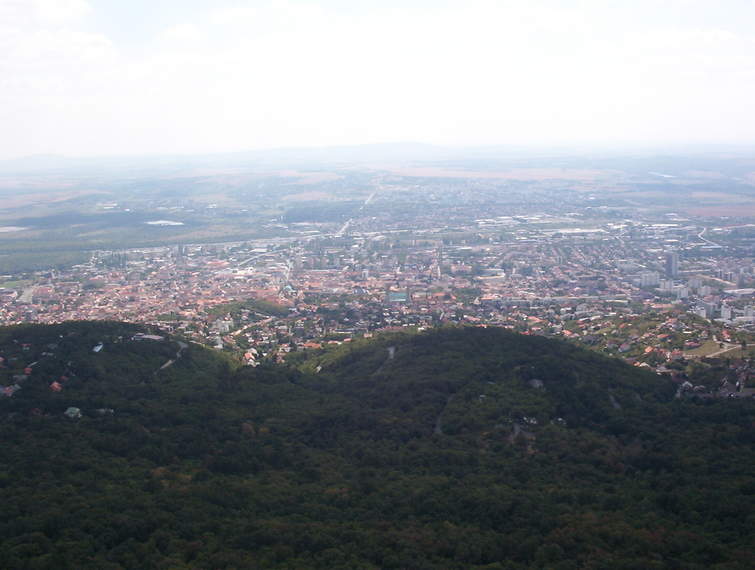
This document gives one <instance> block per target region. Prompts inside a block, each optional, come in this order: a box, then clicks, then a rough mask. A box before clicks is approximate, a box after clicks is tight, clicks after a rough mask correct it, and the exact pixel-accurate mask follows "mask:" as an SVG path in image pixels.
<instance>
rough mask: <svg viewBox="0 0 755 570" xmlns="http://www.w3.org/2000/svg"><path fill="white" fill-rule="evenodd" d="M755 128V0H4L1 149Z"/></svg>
mask: <svg viewBox="0 0 755 570" xmlns="http://www.w3.org/2000/svg"><path fill="white" fill-rule="evenodd" d="M389 141H390V142H393V141H417V142H429V143H438V144H451V145H468V144H509V143H513V144H554V143H556V144H563V143H570V142H574V143H612V144H616V143H619V144H621V143H634V144H636V143H640V144H645V143H647V144H659V143H664V144H665V143H683V142H691V143H745V144H753V143H755V0H716V1H713V0H701V1H696V0H649V1H645V0H620V1H616V2H613V1H611V0H594V1H590V0H585V1H579V0H571V1H561V2H557V1H538V0H514V1H506V0H498V1H487V0H464V1H458V2H457V1H443V0H428V1H422V0H420V1H412V0H402V1H395V2H394V1H392V0H379V1H369V0H367V1H360V0H331V1H327V0H322V1H310V0H298V1H297V0H280V1H277V0H272V1H268V0H250V1H233V0H204V1H202V0H0V158H8V157H14V156H20V155H26V154H37V153H55V154H65V155H92V154H116V153H118V154H121V153H125V154H148V153H187V152H216V151H227V150H243V149H255V148H266V147H283V146H310V145H314V146H320V145H332V144H351V143H372V142H389Z"/></svg>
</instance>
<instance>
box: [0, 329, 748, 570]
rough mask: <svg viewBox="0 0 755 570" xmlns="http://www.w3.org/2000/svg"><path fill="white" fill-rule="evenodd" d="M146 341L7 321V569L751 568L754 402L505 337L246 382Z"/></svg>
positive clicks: (426, 337)
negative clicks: (683, 389)
mask: <svg viewBox="0 0 755 570" xmlns="http://www.w3.org/2000/svg"><path fill="white" fill-rule="evenodd" d="M138 333H151V334H159V335H162V334H163V333H160V332H159V331H154V330H153V331H150V330H145V329H143V328H141V327H137V326H134V325H126V324H122V323H109V322H108V323H65V324H62V325H54V326H42V325H26V326H19V327H9V328H4V329H0V356H2V358H3V360H2V368H0V385H2V386H3V387H5V388H6V391H8V390H7V388H11V390H10V391H11V392H12V396H7V395H5V396H2V395H0V430H2V431H1V432H0V436H1V437H2V445H0V501H1V502H2V509H0V568H9V569H56V570H57V569H66V568H72V569H73V568H75V569H81V568H84V569H86V568H91V569H98V570H108V569H118V568H139V569H152V568H154V569H181V568H208V569H221V568H225V569H231V568H238V569H242V568H244V569H246V568H251V569H254V568H281V569H284V568H285V569H305V568H322V569H356V568H360V569H361V568H365V569H371V568H372V569H378V568H380V569H382V568H385V569H430V568H450V569H489V570H493V569H524V568H548V569H551V568H552V569H563V570H567V569H582V568H588V569H612V570H613V569H653V568H659V569H660V568H678V569H684V570H694V569H701V570H702V569H711V568H713V569H719V570H723V569H732V570H734V569H749V568H751V567H752V560H753V559H755V547H754V544H753V542H754V539H753V537H754V535H755V533H754V532H753V527H754V524H753V523H754V522H755V508H754V507H755V505H754V504H753V503H754V501H753V497H754V495H755V461H753V459H754V456H753V443H754V441H753V440H754V439H755V437H754V435H753V434H754V433H755V430H753V426H754V423H753V422H754V420H755V402H753V401H752V400H744V399H731V400H729V399H727V400H716V399H692V398H690V399H675V398H674V394H675V392H676V385H675V384H673V383H672V382H671V381H670V380H669V379H667V378H665V377H661V376H657V375H655V374H652V373H650V372H646V371H642V370H639V369H637V368H633V367H630V366H628V365H626V364H624V363H623V362H621V361H619V360H615V359H610V358H606V357H603V356H601V355H599V354H596V353H594V352H589V351H587V350H583V349H580V348H578V347H575V346H573V345H570V344H567V343H565V342H560V341H556V340H551V339H546V338H541V337H530V336H523V335H517V334H514V333H512V332H509V331H505V330H502V329H496V328H476V327H475V328H471V327H470V328H440V329H436V330H432V331H428V332H424V333H418V334H413V333H393V334H385V335H382V336H378V337H376V338H373V339H368V340H359V341H355V342H353V343H348V344H343V345H340V346H337V347H335V348H332V349H328V350H318V351H311V352H306V353H294V354H291V355H290V356H289V358H288V361H287V364H285V365H280V364H272V363H265V364H263V365H261V366H258V367H256V368H252V367H239V366H238V365H237V364H236V363H235V362H233V361H232V360H230V359H228V358H226V357H224V356H223V355H222V354H221V353H218V352H213V351H210V350H208V349H206V348H204V347H201V346H199V345H195V344H193V343H187V342H181V341H180V339H173V338H170V337H167V336H166V337H165V338H164V339H163V340H159V339H150V338H146V339H145V338H143V337H140V336H139V334H138ZM98 346H101V348H99V349H97V347H98ZM53 384H55V387H53ZM72 410H73V411H72ZM67 412H68V414H67Z"/></svg>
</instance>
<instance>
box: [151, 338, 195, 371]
mask: <svg viewBox="0 0 755 570" xmlns="http://www.w3.org/2000/svg"><path fill="white" fill-rule="evenodd" d="M176 342H177V343H178V350H177V351H176V357H175V358H171V359H170V360H168V361H167V362H166V363H165V364H163V365H162V366H161V367H160V368H158V369H157V370H155V374H157V373H158V372H160V370H165V369H166V368H168V367H170V366H173V365H174V364H175V363H176V360H178V359H179V358H181V357H182V356H183V351H184V350H186V349H187V348H189V345H188V344H186V343H185V342H183V341H180V340H178V341H176Z"/></svg>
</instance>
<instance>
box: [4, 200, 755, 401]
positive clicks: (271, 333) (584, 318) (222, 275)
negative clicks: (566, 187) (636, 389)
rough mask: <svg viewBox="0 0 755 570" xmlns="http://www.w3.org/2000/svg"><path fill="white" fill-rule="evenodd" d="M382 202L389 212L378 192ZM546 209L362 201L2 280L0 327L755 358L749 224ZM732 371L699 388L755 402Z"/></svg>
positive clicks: (287, 344)
mask: <svg viewBox="0 0 755 570" xmlns="http://www.w3.org/2000/svg"><path fill="white" fill-rule="evenodd" d="M370 203H372V205H373V207H379V206H380V204H379V203H380V197H379V196H378V198H377V200H376V192H371V193H370V194H369V196H368V198H367V199H366V200H365V205H368V204H370ZM544 210H545V211H544V212H537V211H533V212H532V213H529V214H519V215H509V216H503V215H502V216H495V217H486V218H477V217H475V216H473V215H468V216H467V217H465V214H475V213H477V211H476V210H474V209H470V211H469V212H464V211H461V212H456V214H455V216H454V218H453V221H452V225H449V224H448V223H443V221H442V219H441V216H439V215H432V212H431V211H429V210H428V211H425V212H424V213H418V214H417V216H410V215H406V213H405V219H404V220H396V219H394V220H393V221H392V222H389V221H388V220H385V221H380V220H378V218H377V217H376V216H373V215H371V214H372V213H373V212H372V211H367V212H366V213H365V212H363V209H362V208H360V209H359V210H358V211H357V212H356V213H355V214H354V215H353V216H352V217H350V218H348V219H347V220H346V221H345V222H343V221H338V222H319V223H316V222H290V223H288V224H285V223H284V224H279V225H280V226H282V228H285V232H286V233H287V234H288V235H287V236H286V237H278V238H268V239H256V240H254V239H252V240H247V241H244V242H230V243H215V244H193V245H192V244H187V245H175V246H163V247H150V248H133V249H123V250H117V251H96V252H94V253H92V255H91V259H90V260H89V261H88V262H87V263H83V264H78V265H75V266H73V267H70V268H68V269H62V270H53V271H36V272H31V273H30V272H27V273H26V274H24V275H23V276H22V278H21V280H17V281H15V282H14V281H12V280H13V279H18V276H12V275H7V276H5V277H4V278H3V279H5V281H6V283H7V284H6V286H5V287H4V288H3V289H0V302H1V303H2V306H1V308H0V323H1V324H4V325H7V324H18V323H24V322H40V323H58V322H63V321H67V320H122V321H128V322H137V323H144V324H148V325H153V326H155V327H157V328H159V329H161V330H165V331H170V332H173V333H177V334H181V335H183V336H184V337H185V338H186V339H188V340H192V341H194V342H198V343H202V344H206V345H209V346H212V347H214V348H216V349H218V350H224V351H229V352H231V353H233V354H235V355H236V356H237V357H238V358H240V359H242V360H243V362H244V363H245V364H248V365H251V366H256V365H258V364H259V362H260V361H261V360H263V359H274V360H276V361H283V360H285V359H286V357H287V355H288V353H290V352H292V351H301V350H307V349H315V348H321V347H323V346H325V345H328V344H341V343H344V342H349V341H351V340H352V339H354V338H359V337H369V336H371V335H373V334H374V333H375V332H378V331H384V330H397V329H400V328H402V327H411V328H415V329H420V330H422V329H423V328H427V327H433V326H438V325H443V324H446V323H458V324H468V325H477V326H485V325H491V326H501V327H506V328H509V329H513V330H515V331H518V332H522V333H524V334H535V335H545V336H555V337H561V338H564V339H568V340H570V341H573V342H577V343H580V344H583V345H586V346H588V347H590V348H592V349H594V350H599V351H601V352H604V353H607V354H612V355H616V356H619V357H621V358H623V359H624V360H626V361H628V362H630V363H632V364H634V365H635V366H641V367H650V368H652V369H653V370H655V371H656V372H658V373H665V374H672V375H678V378H679V382H680V383H681V382H683V381H686V380H687V376H686V375H684V374H683V373H682V372H683V371H684V370H685V369H686V368H688V366H686V365H685V366H682V365H681V364H680V362H685V363H688V362H691V361H701V360H702V361H704V360H705V359H706V358H710V357H721V358H729V359H731V358H733V357H736V358H741V357H745V356H749V355H750V350H751V347H752V348H755V336H754V335H753V333H754V332H755V299H753V294H754V293H755V273H754V271H755V268H754V266H753V260H752V257H748V256H747V255H746V253H745V254H743V251H744V252H746V251H747V248H746V247H745V248H743V247H742V245H741V237H738V236H739V234H738V230H739V229H740V228H741V225H740V224H730V226H732V227H729V226H727V225H724V224H720V225H718V226H712V225H711V224H710V222H709V221H707V220H704V221H701V220H699V219H698V220H696V219H693V218H692V217H687V218H683V217H681V216H680V215H677V214H665V215H664V216H663V217H661V221H658V217H659V216H658V215H657V214H653V215H651V216H647V217H648V219H647V220H645V221H642V220H638V219H637V217H635V218H633V219H632V220H628V219H616V215H615V213H610V212H609V214H610V215H605V214H604V215H601V216H596V215H595V214H592V215H586V214H585V213H584V212H583V213H582V214H579V213H573V212H563V211H562V210H563V208H559V207H555V208H554V207H551V208H544ZM441 211H442V212H445V211H446V210H443V209H442V210H441ZM420 212H421V211H420ZM365 214H366V215H365ZM381 223H384V224H385V225H386V226H388V228H387V229H386V230H384V231H376V230H377V228H376V226H378V225H379V224H381ZM708 236H710V237H708ZM9 285H10V286H9ZM740 368H741V367H740ZM729 377H730V378H731V380H730V381H725V382H722V383H721V384H711V383H710V382H708V385H707V386H702V385H701V386H698V387H697V390H698V392H699V393H707V394H723V395H730V396H732V397H740V396H745V395H749V394H751V393H752V392H753V389H752V386H750V385H749V383H748V382H749V365H745V367H744V368H741V369H737V371H736V373H734V374H729Z"/></svg>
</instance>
